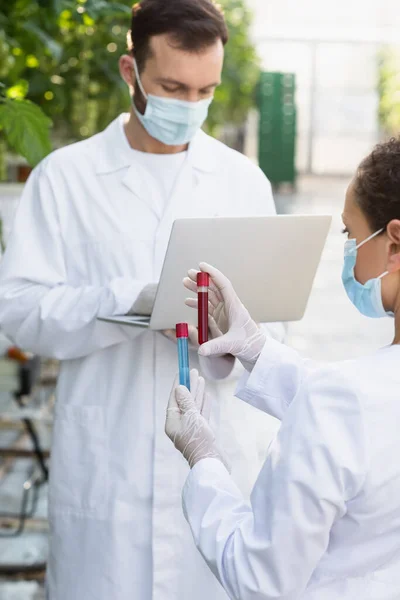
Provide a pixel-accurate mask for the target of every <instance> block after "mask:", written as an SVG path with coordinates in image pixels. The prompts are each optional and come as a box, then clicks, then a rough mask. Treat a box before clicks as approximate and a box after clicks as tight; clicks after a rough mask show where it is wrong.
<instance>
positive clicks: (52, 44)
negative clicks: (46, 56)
mask: <svg viewBox="0 0 400 600" xmlns="http://www.w3.org/2000/svg"><path fill="white" fill-rule="evenodd" d="M22 28H23V29H25V31H29V32H30V33H33V34H34V35H35V36H36V37H37V38H39V40H40V41H41V42H42V43H43V44H44V45H45V46H46V48H47V49H48V50H49V51H50V52H51V54H52V56H53V57H54V58H55V59H56V60H57V61H60V59H61V57H62V53H63V48H62V46H61V44H59V43H58V42H56V41H55V40H53V38H52V37H50V36H49V35H48V34H47V33H46V32H45V31H43V29H40V27H38V26H37V25H35V23H33V22H32V21H28V22H27V23H24V24H23V25H22Z"/></svg>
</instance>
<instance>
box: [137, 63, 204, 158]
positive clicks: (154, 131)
mask: <svg viewBox="0 0 400 600" xmlns="http://www.w3.org/2000/svg"><path fill="white" fill-rule="evenodd" d="M133 65H134V69H135V75H136V79H137V82H138V86H139V89H140V91H141V92H142V94H143V96H144V97H145V99H146V101H147V105H146V110H145V113H144V115H142V114H141V113H140V112H139V111H138V110H137V108H136V106H135V100H134V98H133V100H132V102H133V108H134V110H135V113H136V116H137V118H138V119H139V121H140V122H141V124H142V125H143V127H144V128H145V129H146V131H147V133H148V134H149V135H151V137H153V138H155V139H156V140H158V141H160V142H162V143H163V144H166V145H167V146H181V145H183V144H188V143H189V142H190V141H191V140H192V139H193V137H194V136H195V134H196V133H197V131H198V130H199V129H200V128H201V127H202V125H203V123H204V121H205V120H206V118H207V115H208V109H209V107H210V104H211V102H212V101H213V98H212V97H211V98H207V99H206V100H200V101H198V102H186V101H184V100H177V99H175V98H162V97H160V96H152V95H151V94H146V92H145V91H144V88H143V85H142V82H141V79H140V76H139V70H138V67H137V64H136V61H135V60H134V61H133Z"/></svg>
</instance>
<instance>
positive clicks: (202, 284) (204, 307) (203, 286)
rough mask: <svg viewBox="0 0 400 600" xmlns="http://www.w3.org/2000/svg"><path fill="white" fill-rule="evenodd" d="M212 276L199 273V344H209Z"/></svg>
mask: <svg viewBox="0 0 400 600" xmlns="http://www.w3.org/2000/svg"><path fill="white" fill-rule="evenodd" d="M209 285H210V276H209V274H208V273H197V298H198V319H199V320H198V330H199V333H198V340H199V344H200V345H201V344H204V343H205V342H208V287H209Z"/></svg>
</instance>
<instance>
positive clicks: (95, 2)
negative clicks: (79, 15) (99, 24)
mask: <svg viewBox="0 0 400 600" xmlns="http://www.w3.org/2000/svg"><path fill="white" fill-rule="evenodd" d="M85 6H86V12H87V13H88V15H89V16H90V17H92V18H93V19H95V20H97V19H98V18H100V17H106V16H107V17H110V16H113V17H114V16H118V15H121V14H122V15H124V14H126V15H130V14H131V12H132V9H131V8H130V7H129V6H125V5H124V4H120V3H118V2H107V0H91V1H90V2H88V3H87V4H86V5H85Z"/></svg>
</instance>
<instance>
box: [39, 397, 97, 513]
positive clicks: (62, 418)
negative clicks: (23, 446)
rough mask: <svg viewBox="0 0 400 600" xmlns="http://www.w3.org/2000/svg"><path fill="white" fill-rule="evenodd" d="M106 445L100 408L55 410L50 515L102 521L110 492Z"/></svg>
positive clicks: (70, 407) (72, 407) (74, 407)
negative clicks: (59, 513)
mask: <svg viewBox="0 0 400 600" xmlns="http://www.w3.org/2000/svg"><path fill="white" fill-rule="evenodd" d="M107 445H108V441H107V432H106V424H105V415H104V410H103V408H102V407H101V406H61V407H58V408H57V409H56V415H55V422H54V433H53V450H52V457H51V476H50V492H49V494H50V503H51V510H52V511H54V512H65V511H66V512H75V513H80V514H87V515H90V514H92V515H93V516H96V517H101V515H102V514H103V513H104V512H105V509H106V507H107V498H108V490H109V485H108V452H107ZM53 475H54V477H53Z"/></svg>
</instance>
